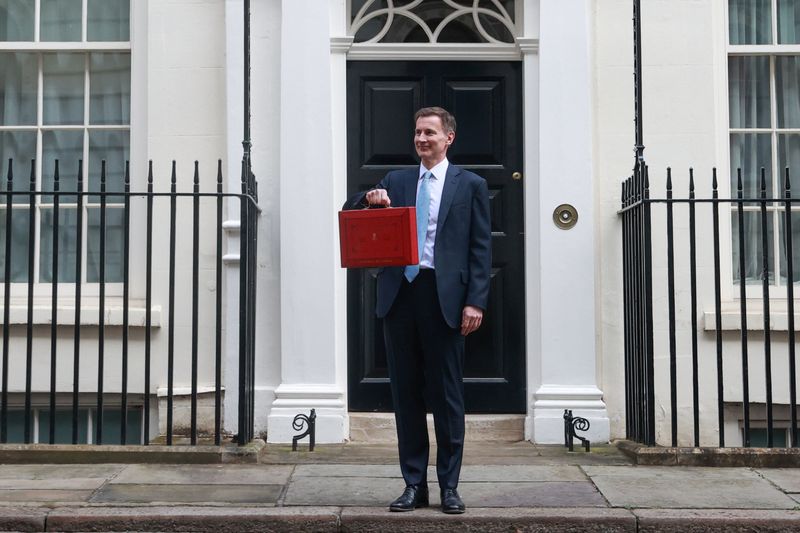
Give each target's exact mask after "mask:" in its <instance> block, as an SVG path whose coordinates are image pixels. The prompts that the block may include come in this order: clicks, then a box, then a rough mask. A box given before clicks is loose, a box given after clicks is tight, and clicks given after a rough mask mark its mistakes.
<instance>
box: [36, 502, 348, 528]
mask: <svg viewBox="0 0 800 533" xmlns="http://www.w3.org/2000/svg"><path fill="white" fill-rule="evenodd" d="M47 531H63V532H76V531H153V532H156V531H178V532H183V531H186V532H188V531H192V532H198V533H203V532H209V533H228V532H230V533H234V532H237V533H238V532H241V531H261V532H268V533H295V532H298V533H299V532H305V531H319V532H326V531H331V532H335V531H339V508H337V507H317V508H314V509H309V508H307V507H271V508H265V507H255V508H254V507H89V508H86V507H84V508H60V509H55V510H53V511H52V512H51V513H50V514H49V515H48V516H47Z"/></svg>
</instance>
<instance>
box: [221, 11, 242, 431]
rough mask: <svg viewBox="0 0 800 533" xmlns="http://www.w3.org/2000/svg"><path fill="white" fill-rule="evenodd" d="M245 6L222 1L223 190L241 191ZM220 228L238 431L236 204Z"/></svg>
mask: <svg viewBox="0 0 800 533" xmlns="http://www.w3.org/2000/svg"><path fill="white" fill-rule="evenodd" d="M243 10H244V7H243V3H242V0H226V1H225V93H226V99H225V101H226V106H227V115H226V128H227V153H228V157H227V161H226V162H225V163H226V167H225V180H226V183H225V190H226V191H229V192H241V190H242V186H241V175H242V171H241V168H242V167H241V160H242V131H243V126H244V118H243V113H244V102H243V101H242V97H241V94H242V92H243V91H244V80H243V74H242V71H243V68H244V52H243V44H242V37H241V36H242V34H243V32H244V11H243ZM223 228H224V230H225V233H226V235H227V240H226V242H227V249H226V250H225V253H224V256H223V262H224V265H225V272H224V276H225V281H224V283H225V287H226V289H227V290H226V291H225V310H226V312H225V323H224V331H225V336H224V338H225V348H224V353H225V362H224V365H225V366H224V372H223V376H224V378H223V379H224V385H225V390H226V391H231V393H230V394H226V395H225V401H224V402H223V410H224V414H223V420H224V421H225V427H224V429H225V431H228V432H230V433H234V434H235V433H237V432H238V431H239V415H238V412H239V394H238V392H236V391H238V390H239V337H238V331H239V291H238V290H237V289H236V287H238V286H239V229H240V222H239V202H238V201H236V200H228V201H227V205H226V220H225V222H224V223H223Z"/></svg>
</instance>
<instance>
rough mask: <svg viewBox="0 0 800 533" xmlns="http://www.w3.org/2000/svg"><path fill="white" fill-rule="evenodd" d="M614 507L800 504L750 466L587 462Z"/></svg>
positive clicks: (785, 506)
mask: <svg viewBox="0 0 800 533" xmlns="http://www.w3.org/2000/svg"><path fill="white" fill-rule="evenodd" d="M583 470H584V471H585V472H586V474H587V475H588V476H589V477H590V478H591V479H592V481H593V482H594V484H595V485H596V486H597V488H598V489H599V490H600V492H601V493H603V495H604V496H605V497H606V498H607V499H608V501H609V503H610V504H611V505H612V506H614V507H642V508H686V509H697V508H709V509H714V508H724V509H792V508H793V507H795V506H796V505H797V504H796V502H795V501H793V500H792V499H791V498H789V497H788V496H787V495H786V494H784V493H783V492H781V491H780V490H778V489H776V488H775V487H774V486H773V485H772V484H771V483H770V482H768V481H767V480H765V479H763V478H761V476H759V475H758V474H756V473H755V472H753V471H752V470H749V469H744V468H735V469H734V468H701V467H693V468H687V467H676V466H662V467H659V466H647V467H645V466H638V467H614V466H586V467H584V468H583Z"/></svg>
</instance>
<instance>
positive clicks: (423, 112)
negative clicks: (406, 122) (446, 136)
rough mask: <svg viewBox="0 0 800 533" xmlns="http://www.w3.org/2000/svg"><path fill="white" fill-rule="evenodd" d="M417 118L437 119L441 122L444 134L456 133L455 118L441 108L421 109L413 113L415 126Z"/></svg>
mask: <svg viewBox="0 0 800 533" xmlns="http://www.w3.org/2000/svg"><path fill="white" fill-rule="evenodd" d="M419 117H439V119H440V120H441V121H442V126H443V127H444V132H445V133H450V132H451V131H452V132H453V133H455V131H456V117H454V116H453V115H451V114H450V112H449V111H448V110H447V109H444V108H443V107H423V108H422V109H420V110H419V111H417V112H416V113H414V123H415V124H416V123H417V120H418V119H419Z"/></svg>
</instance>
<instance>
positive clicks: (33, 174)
mask: <svg viewBox="0 0 800 533" xmlns="http://www.w3.org/2000/svg"><path fill="white" fill-rule="evenodd" d="M28 179H29V180H30V182H31V183H33V184H35V183H36V160H35V159H31V175H30V176H29V178H28Z"/></svg>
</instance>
